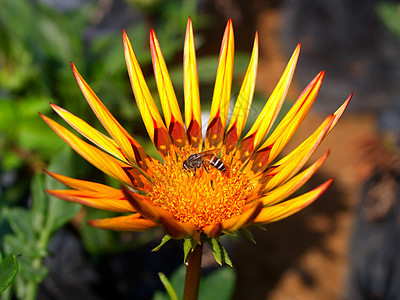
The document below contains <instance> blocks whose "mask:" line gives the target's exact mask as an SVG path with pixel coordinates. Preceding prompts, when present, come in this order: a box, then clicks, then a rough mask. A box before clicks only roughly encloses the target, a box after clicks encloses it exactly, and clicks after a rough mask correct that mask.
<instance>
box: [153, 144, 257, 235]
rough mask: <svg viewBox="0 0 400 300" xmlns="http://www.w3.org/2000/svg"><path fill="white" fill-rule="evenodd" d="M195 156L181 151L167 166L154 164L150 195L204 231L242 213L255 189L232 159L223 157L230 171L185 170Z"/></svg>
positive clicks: (187, 151)
mask: <svg viewBox="0 0 400 300" xmlns="http://www.w3.org/2000/svg"><path fill="white" fill-rule="evenodd" d="M192 153H195V151H190V149H184V150H181V151H180V153H178V155H177V157H174V158H172V157H171V156H169V157H167V158H166V159H165V161H164V163H162V162H159V161H156V160H154V161H153V162H152V164H153V165H152V169H153V171H154V173H153V188H152V191H151V192H149V194H148V196H149V197H150V199H151V201H152V202H153V203H154V204H155V205H156V206H158V207H160V208H163V209H165V210H167V211H170V212H171V213H172V214H173V216H174V217H175V218H176V219H177V220H179V221H181V222H184V223H192V224H196V225H197V226H198V227H199V228H200V229H201V228H204V227H205V226H207V225H212V224H217V223H220V222H223V221H224V220H227V219H230V218H232V217H235V216H237V215H240V214H241V213H242V209H243V207H244V205H245V204H246V200H247V199H249V198H250V197H251V195H252V194H253V190H254V187H253V185H252V183H251V181H250V180H249V179H248V177H247V176H246V174H245V173H243V172H241V171H240V169H241V168H240V165H239V164H240V163H238V162H232V158H230V159H228V158H221V159H222V161H223V163H224V165H225V167H226V171H225V172H222V171H219V170H217V169H216V168H213V167H212V166H210V165H207V164H206V167H207V169H208V171H209V173H207V171H206V170H205V169H204V168H200V169H197V170H196V173H195V172H194V171H192V170H190V169H189V170H185V169H184V168H183V162H184V161H185V160H186V159H187V157H188V156H189V155H190V154H192Z"/></svg>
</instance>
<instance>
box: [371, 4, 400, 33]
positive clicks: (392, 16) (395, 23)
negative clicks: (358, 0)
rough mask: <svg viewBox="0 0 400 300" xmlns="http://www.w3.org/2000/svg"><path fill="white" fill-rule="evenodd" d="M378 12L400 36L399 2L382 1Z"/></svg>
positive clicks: (378, 6)
mask: <svg viewBox="0 0 400 300" xmlns="http://www.w3.org/2000/svg"><path fill="white" fill-rule="evenodd" d="M376 12H377V14H378V16H379V18H380V19H381V21H382V22H383V23H384V24H385V25H386V27H387V28H388V29H389V30H390V31H392V32H393V33H394V34H395V35H396V36H397V38H400V10H399V6H398V4H397V3H389V2H381V3H378V4H377V6H376Z"/></svg>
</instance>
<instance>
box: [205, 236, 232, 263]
mask: <svg viewBox="0 0 400 300" xmlns="http://www.w3.org/2000/svg"><path fill="white" fill-rule="evenodd" d="M207 242H208V244H209V246H210V248H211V251H212V253H213V255H214V258H215V261H216V262H217V263H218V264H219V265H221V266H222V263H226V264H227V265H228V266H230V267H232V261H231V259H230V258H229V255H228V252H227V251H226V250H225V248H224V247H223V246H222V244H221V243H220V242H219V241H218V240H217V239H209V240H208V241H207Z"/></svg>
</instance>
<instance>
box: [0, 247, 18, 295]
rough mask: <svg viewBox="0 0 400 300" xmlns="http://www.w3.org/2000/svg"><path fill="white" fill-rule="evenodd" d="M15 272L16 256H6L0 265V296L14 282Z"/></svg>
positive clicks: (16, 267) (16, 269) (16, 266)
mask: <svg viewBox="0 0 400 300" xmlns="http://www.w3.org/2000/svg"><path fill="white" fill-rule="evenodd" d="M17 272H18V261H17V256H16V255H15V254H12V255H8V256H6V257H5V258H4V259H3V260H2V261H1V263H0V295H1V294H3V292H4V291H5V289H6V288H7V287H8V286H9V285H10V284H11V282H12V281H13V280H14V278H15V275H16V274H17Z"/></svg>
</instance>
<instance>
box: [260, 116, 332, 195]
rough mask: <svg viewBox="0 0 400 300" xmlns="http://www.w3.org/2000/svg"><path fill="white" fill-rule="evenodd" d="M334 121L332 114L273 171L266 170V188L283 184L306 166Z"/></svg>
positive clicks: (272, 168)
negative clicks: (267, 178)
mask: <svg viewBox="0 0 400 300" xmlns="http://www.w3.org/2000/svg"><path fill="white" fill-rule="evenodd" d="M333 121H334V116H333V115H330V116H329V117H328V118H326V119H325V121H324V122H323V123H322V124H321V125H320V127H318V129H317V130H316V131H315V132H314V133H313V134H312V135H311V136H310V137H308V138H307V139H306V140H305V141H304V142H303V143H301V144H300V145H299V146H298V147H297V148H296V149H294V150H293V151H292V152H291V153H289V154H288V155H286V156H285V157H284V158H282V159H281V160H279V161H278V162H277V163H276V164H274V165H273V166H272V167H271V171H269V169H267V170H266V176H267V177H270V179H269V180H268V182H267V183H266V186H265V189H266V190H271V189H273V188H274V187H276V186H278V185H280V184H282V183H283V182H285V181H286V180H287V179H288V178H290V177H291V176H293V174H295V173H297V172H298V171H299V170H300V169H301V168H302V167H303V166H304V164H305V163H306V162H307V160H308V159H309V158H310V156H311V155H312V154H313V153H314V151H315V150H316V149H317V147H318V146H319V144H320V143H321V142H322V140H323V139H324V137H325V136H326V134H327V133H328V131H329V128H330V127H331V125H332V124H333Z"/></svg>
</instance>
